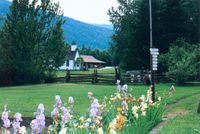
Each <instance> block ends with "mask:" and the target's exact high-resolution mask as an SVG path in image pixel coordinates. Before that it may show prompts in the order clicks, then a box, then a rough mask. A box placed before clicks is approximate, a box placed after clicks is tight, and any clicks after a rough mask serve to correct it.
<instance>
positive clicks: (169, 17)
mask: <svg viewBox="0 0 200 134" xmlns="http://www.w3.org/2000/svg"><path fill="white" fill-rule="evenodd" d="M117 1H118V4H119V6H118V8H117V9H114V8H113V7H112V8H110V9H109V10H108V15H109V16H110V22H112V24H113V25H114V31H115V33H114V34H113V35H112V36H111V39H112V41H113V42H112V43H110V49H111V50H112V51H113V54H114V55H116V56H117V58H118V59H119V61H120V66H121V67H122V68H123V69H125V70H130V69H140V68H141V67H145V68H149V64H150V61H149V59H150V58H149V47H150V45H149V41H150V38H149V36H150V35H149V0H117ZM195 4H196V5H198V4H197V0H190V1H188V0H155V1H152V22H153V46H154V47H157V48H159V51H160V52H161V53H166V52H168V51H169V47H170V43H172V42H173V41H175V40H176V39H178V38H185V39H186V41H188V42H191V43H197V40H198V39H197V35H198V32H197V30H196V29H197V26H198V21H196V20H198V12H197V10H198V7H197V6H194V5H195ZM195 28H196V29H195Z"/></svg>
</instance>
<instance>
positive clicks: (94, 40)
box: [0, 0, 113, 50]
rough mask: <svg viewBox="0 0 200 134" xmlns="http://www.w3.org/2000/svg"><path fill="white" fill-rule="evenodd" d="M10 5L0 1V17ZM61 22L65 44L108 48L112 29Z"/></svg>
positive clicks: (7, 2)
mask: <svg viewBox="0 0 200 134" xmlns="http://www.w3.org/2000/svg"><path fill="white" fill-rule="evenodd" d="M10 4H11V2H10V1H7V0H0V17H2V16H3V17H6V13H8V12H9V5H10ZM63 20H66V22H65V24H64V25H63V28H64V32H65V35H66V42H67V43H70V44H71V43H72V41H73V40H75V41H76V43H77V45H78V48H81V47H82V45H83V44H84V45H85V47H89V46H90V47H91V49H95V48H98V49H101V50H103V49H107V48H109V45H108V42H110V41H111V39H110V38H109V36H111V35H112V34H113V30H112V29H108V28H103V27H99V26H95V25H92V24H87V23H83V22H80V21H77V20H74V19H72V18H69V17H63ZM2 23H3V21H0V26H1V25H2Z"/></svg>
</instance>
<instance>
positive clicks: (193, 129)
mask: <svg viewBox="0 0 200 134" xmlns="http://www.w3.org/2000/svg"><path fill="white" fill-rule="evenodd" d="M197 101H200V94H196V95H193V96H191V97H188V98H186V99H184V100H182V101H181V102H180V103H179V104H177V105H175V106H174V107H172V108H171V109H170V110H168V111H166V113H167V114H169V113H175V114H178V112H180V111H185V110H186V111H187V112H186V114H178V116H176V117H175V118H174V119H171V120H170V121H169V122H168V123H167V125H165V126H163V128H162V129H161V130H160V131H158V134H175V133H178V134H196V133H200V114H198V113H197V108H198V105H199V104H198V103H196V102H197Z"/></svg>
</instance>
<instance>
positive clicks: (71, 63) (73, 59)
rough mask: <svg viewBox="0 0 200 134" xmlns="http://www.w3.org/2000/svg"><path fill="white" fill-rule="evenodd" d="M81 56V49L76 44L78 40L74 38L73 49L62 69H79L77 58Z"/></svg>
mask: <svg viewBox="0 0 200 134" xmlns="http://www.w3.org/2000/svg"><path fill="white" fill-rule="evenodd" d="M78 57H80V55H79V51H78V48H77V45H76V42H75V41H74V40H73V42H72V45H71V51H70V53H69V54H67V56H66V61H65V63H64V64H63V65H62V66H61V67H60V69H69V70H79V69H80V68H79V66H78V64H77V58H78Z"/></svg>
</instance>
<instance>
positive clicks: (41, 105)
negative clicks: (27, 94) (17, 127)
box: [38, 103, 44, 113]
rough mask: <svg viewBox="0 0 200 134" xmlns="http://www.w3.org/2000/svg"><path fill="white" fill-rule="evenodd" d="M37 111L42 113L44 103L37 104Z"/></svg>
mask: <svg viewBox="0 0 200 134" xmlns="http://www.w3.org/2000/svg"><path fill="white" fill-rule="evenodd" d="M38 112H41V113H44V105H43V104H42V103H40V104H39V105H38Z"/></svg>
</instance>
